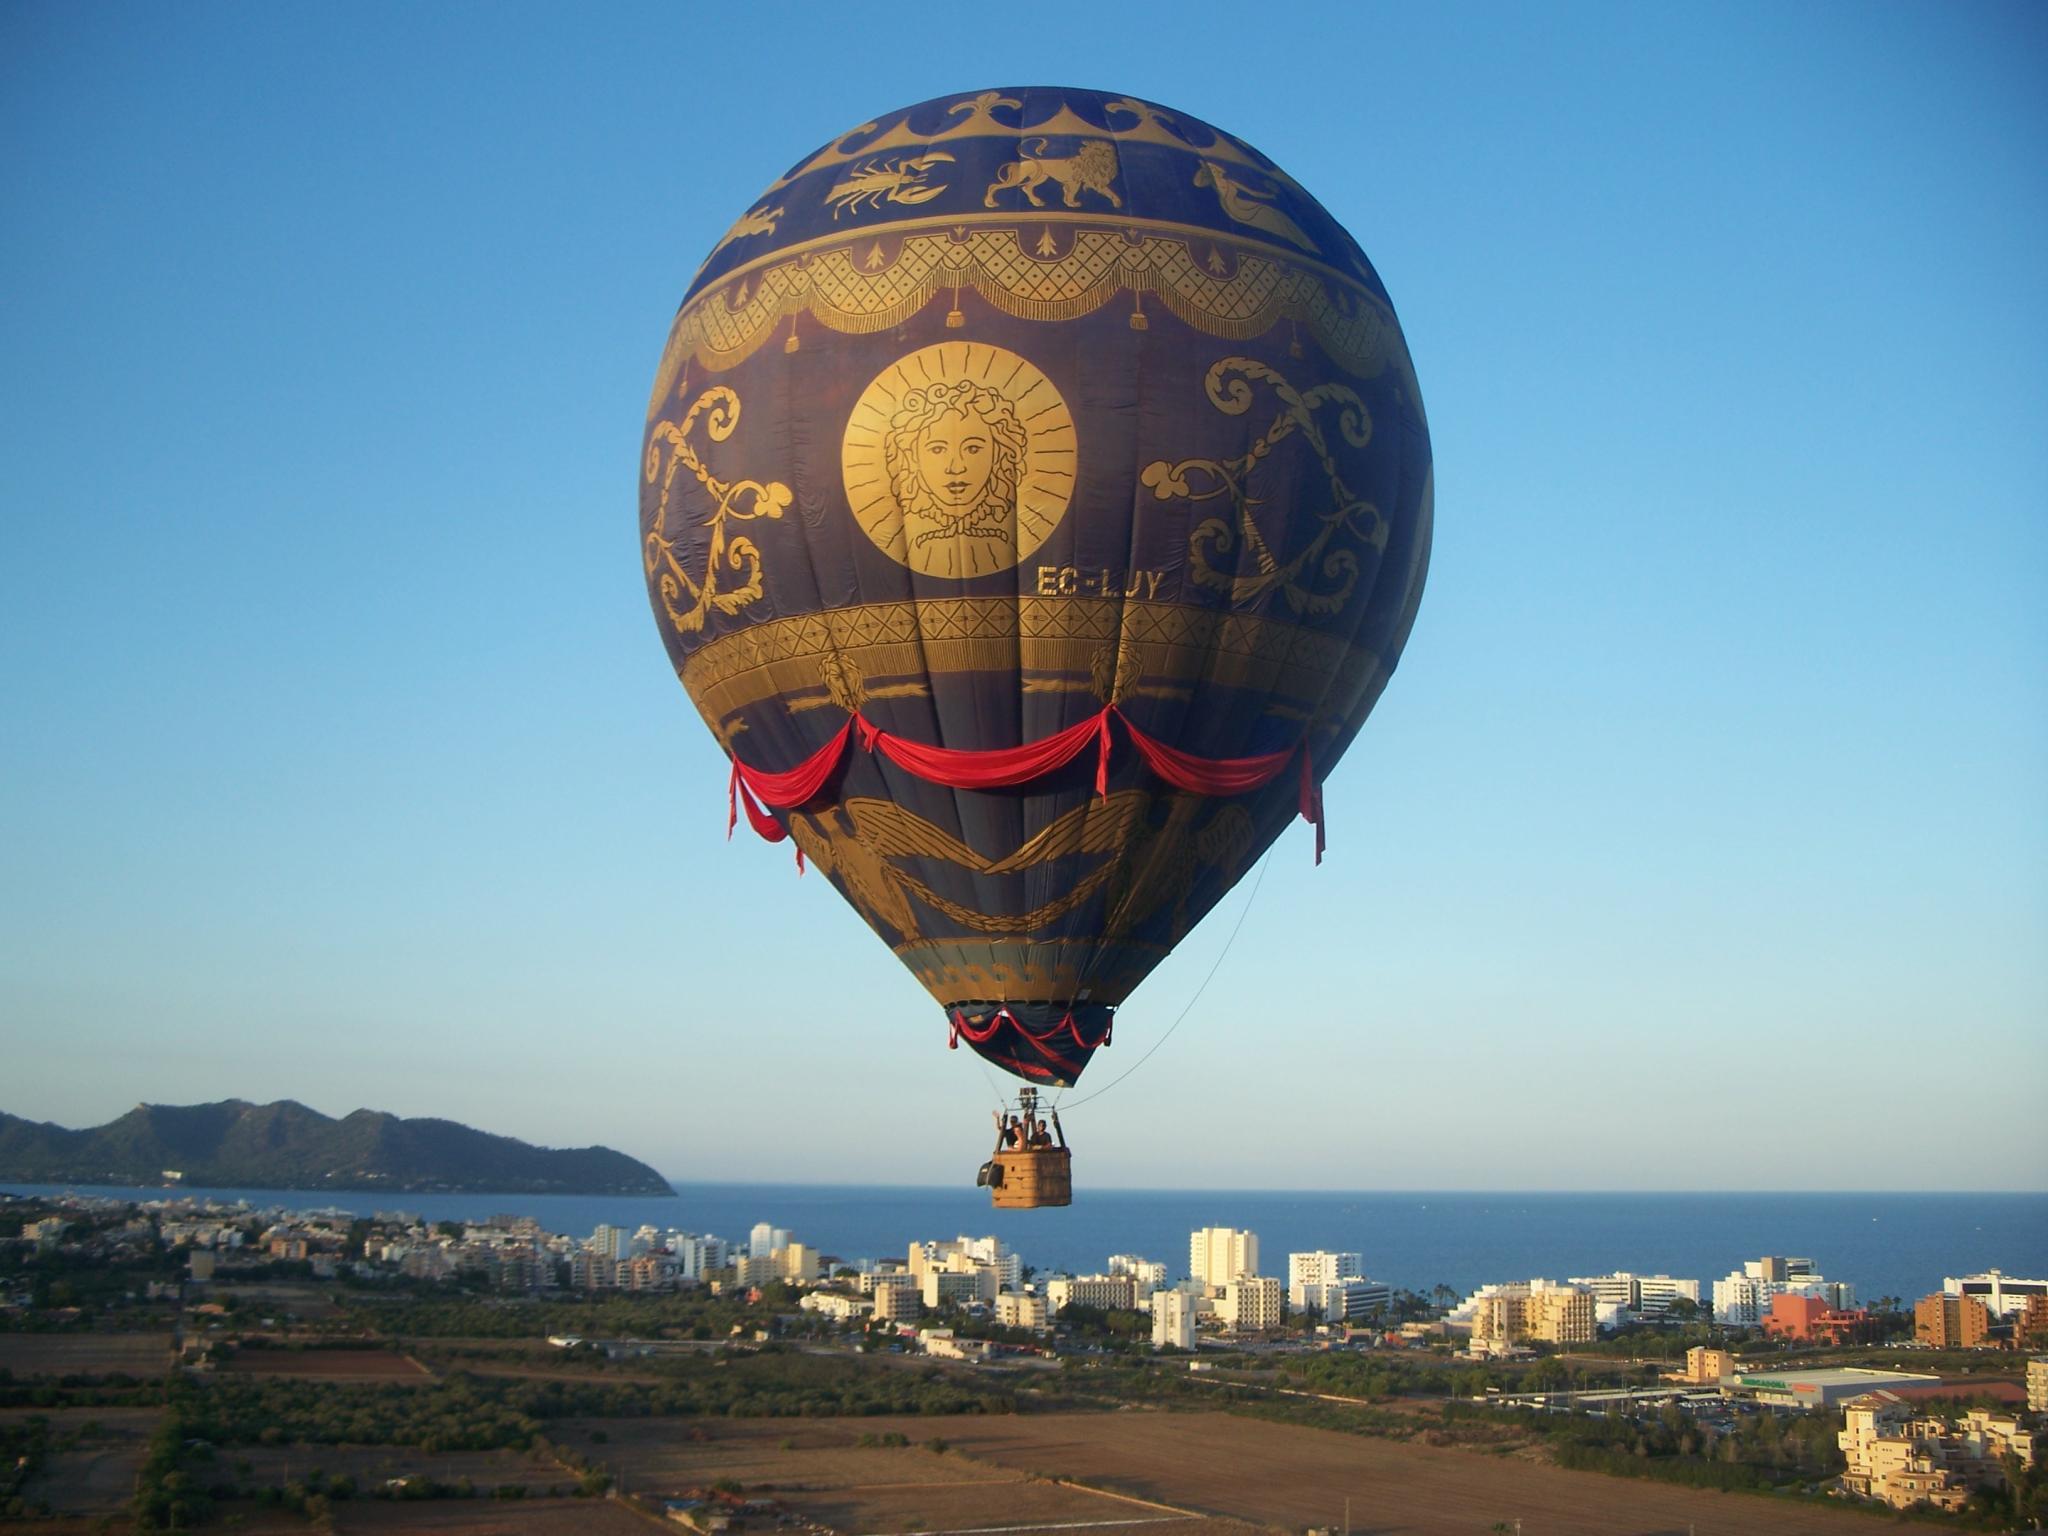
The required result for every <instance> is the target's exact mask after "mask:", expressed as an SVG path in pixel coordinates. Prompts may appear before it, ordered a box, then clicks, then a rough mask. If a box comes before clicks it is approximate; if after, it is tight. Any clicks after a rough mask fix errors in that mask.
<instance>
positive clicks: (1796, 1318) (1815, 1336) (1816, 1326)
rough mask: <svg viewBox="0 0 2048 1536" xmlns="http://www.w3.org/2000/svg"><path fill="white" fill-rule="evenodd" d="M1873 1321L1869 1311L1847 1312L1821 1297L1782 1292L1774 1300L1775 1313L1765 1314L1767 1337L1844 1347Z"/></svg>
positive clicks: (1772, 1299) (1772, 1308)
mask: <svg viewBox="0 0 2048 1536" xmlns="http://www.w3.org/2000/svg"><path fill="white" fill-rule="evenodd" d="M1869 1321H1870V1314H1869V1313H1868V1312H1863V1311H1856V1312H1844V1311H1842V1310H1841V1309H1840V1308H1837V1307H1831V1306H1829V1305H1828V1304H1827V1303H1826V1302H1824V1301H1822V1300H1821V1299H1820V1298H1819V1297H1818V1296H1801V1295H1797V1294H1795V1293H1793V1292H1789V1291H1781V1292H1779V1293H1778V1294H1777V1295H1776V1296H1773V1297H1772V1298H1771V1310H1770V1311H1768V1312H1766V1313H1765V1314H1764V1334H1765V1336H1766V1337H1768V1338H1773V1339H1796V1340H1798V1341H1799V1342H1801V1343H1811V1342H1814V1341H1825V1342H1827V1343H1830V1344H1840V1343H1842V1342H1843V1341H1844V1340H1845V1339H1847V1338H1848V1337H1850V1336H1851V1335H1852V1334H1854V1333H1855V1331H1856V1329H1857V1328H1858V1327H1859V1326H1861V1325H1862V1324H1864V1323H1867V1322H1869Z"/></svg>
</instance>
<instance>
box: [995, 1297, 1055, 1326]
mask: <svg viewBox="0 0 2048 1536" xmlns="http://www.w3.org/2000/svg"><path fill="white" fill-rule="evenodd" d="M1046 1317H1047V1310H1046V1303H1045V1298H1044V1297H1043V1296H1033V1295H1030V1294H1029V1293H1027V1292H1024V1291H1004V1292H1002V1293H1001V1294H1000V1295H998V1296H997V1297H996V1321H997V1322H998V1323H1001V1324H1002V1325H1003V1326H1004V1327H1005V1328H1043V1327H1045V1326H1046Z"/></svg>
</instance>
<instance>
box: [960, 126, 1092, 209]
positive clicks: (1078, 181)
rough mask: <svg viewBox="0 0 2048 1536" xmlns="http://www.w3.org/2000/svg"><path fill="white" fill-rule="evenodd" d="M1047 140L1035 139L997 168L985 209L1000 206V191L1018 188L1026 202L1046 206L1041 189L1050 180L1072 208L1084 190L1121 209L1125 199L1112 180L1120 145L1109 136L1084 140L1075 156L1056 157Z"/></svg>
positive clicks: (990, 185) (983, 203)
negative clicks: (998, 202)
mask: <svg viewBox="0 0 2048 1536" xmlns="http://www.w3.org/2000/svg"><path fill="white" fill-rule="evenodd" d="M1045 145H1046V141H1045V140H1044V139H1033V140H1031V141H1030V142H1029V143H1027V144H1026V145H1025V146H1024V153H1023V154H1021V155H1019V156H1018V157H1017V158H1016V159H1015V160H1012V161H1011V162H1010V163H1009V164H1008V165H1004V166H999V167H997V169H996V179H995V180H994V181H992V182H990V183H989V187H988V193H987V195H986V196H984V197H983V198H982V200H981V205H982V207H984V208H993V207H995V205H996V194H997V193H998V192H1009V191H1017V192H1022V193H1023V194H1024V199H1025V201H1026V202H1028V203H1030V204H1031V206H1032V207H1034V208H1043V207H1044V206H1045V203H1044V202H1043V200H1041V199H1040V197H1039V195H1038V189H1039V188H1040V187H1042V186H1044V185H1045V184H1046V183H1047V182H1048V181H1056V182H1058V183H1059V184H1060V200H1061V201H1062V202H1064V203H1065V204H1066V205H1067V206H1068V207H1069V208H1078V207H1080V206H1081V194H1082V193H1083V192H1099V193H1101V194H1102V195H1103V196H1104V197H1106V198H1108V199H1109V204H1110V206H1111V207H1112V208H1121V207H1123V205H1124V200H1123V199H1122V198H1120V197H1118V196H1117V195H1116V188H1115V187H1113V186H1111V185H1110V183H1111V182H1112V181H1114V180H1116V174H1117V164H1116V146H1115V145H1114V144H1112V143H1110V142H1109V140H1107V139H1083V140H1082V141H1081V147H1080V148H1079V149H1077V150H1075V151H1074V152H1073V153H1072V154H1071V155H1066V156H1063V157H1062V156H1052V155H1048V154H1046V152H1045Z"/></svg>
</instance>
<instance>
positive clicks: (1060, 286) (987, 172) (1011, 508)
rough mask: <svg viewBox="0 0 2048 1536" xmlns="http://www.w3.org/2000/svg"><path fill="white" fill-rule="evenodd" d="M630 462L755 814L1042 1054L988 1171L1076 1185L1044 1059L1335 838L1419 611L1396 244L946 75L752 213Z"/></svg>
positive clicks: (1192, 142)
mask: <svg viewBox="0 0 2048 1536" xmlns="http://www.w3.org/2000/svg"><path fill="white" fill-rule="evenodd" d="M641 469H642V476H641V489H640V524H641V552H642V560H643V565H644V569H645V574H646V578H647V585H648V593H649V596H650V598H651V600H652V602H653V608H654V616H655V620H656V622H657V624H658V626H659V628H660V631H661V636H662V640H663V642H664V644H665V645H666V646H667V648H668V654H669V659H670V661H671V662H672V663H673V665H674V667H675V670H676V673H677V675H678V677H679V678H680V679H681V681H682V683H683V686H684V688H685V690H686V691H687V692H688V694H689V696H690V699H691V701H692V702H693V703H694V704H695V705H696V706H697V709H698V711H699V713H700V714H701V715H702V716H703V718H704V722H705V724H706V725H708V726H709V727H710V728H711V731H712V732H713V734H714V735H715V736H716V737H717V739H718V742H719V744H720V746H721V747H722V748H723V749H724V750H725V751H726V753H727V754H728V755H729V756H730V758H731V760H732V767H731V771H730V776H729V782H728V784H727V820H728V830H730V828H731V827H732V826H733V825H734V824H735V823H737V821H739V820H740V819H742V818H743V819H744V820H745V821H746V822H747V823H748V825H749V826H751V827H752V829H753V830H754V831H755V832H757V833H759V834H760V835H761V836H762V837H764V838H766V839H768V840H770V841H775V842H779V841H782V840H783V839H785V838H787V839H791V840H793V841H794V844H795V847H796V850H797V855H796V857H797V862H798V863H799V865H802V864H804V863H806V862H807V863H808V864H809V865H810V866H812V867H814V868H815V869H817V870H818V871H819V872H821V873H822V874H823V875H824V876H825V878H826V879H828V880H829V881H830V882H831V883H832V885H833V886H834V887H835V888H837V890H838V891H839V893H840V894H841V895H842V896H843V897H844V898H845V899H846V901H847V902H848V904H849V905H851V906H852V907H853V908H854V910H855V911H856V912H858V913H859V914H860V916H861V918H862V919H863V920H864V921H865V922H866V923H867V924H868V925H869V926H870V927H871V928H872V929H873V930H874V931H875V933H876V934H877V935H878V936H879V937H880V938H881V939H882V940H883V942H884V943H886V944H888V945H889V947H890V948H891V949H892V950H894V951H895V953H896V956H897V958H898V959H900V960H901V961H902V963H903V964H904V965H906V966H907V967H909V968H910V970H911V971H912V973H913V974H915V975H916V977H917V978H918V980H919V981H920V982H922V983H923V984H924V986H925V987H926V988H927V989H928V990H929V991H930V993H931V994H932V996H933V998H935V999H936V1000H937V1002H938V1003H939V1005H940V1010H941V1014H940V1018H939V1019H937V1020H935V1021H934V1025H935V1031H938V1032H940V1033H942V1034H943V1037H944V1039H945V1041H946V1043H947V1044H948V1045H950V1046H953V1047H956V1048H957V1047H958V1046H959V1045H961V1044H963V1043H964V1044H965V1045H967V1046H968V1047H969V1048H970V1049H972V1050H974V1051H977V1052H979V1053H980V1054H981V1056H982V1057H984V1058H985V1059H986V1060H988V1061H989V1062H991V1063H993V1064H994V1065H996V1066H998V1067H1000V1068H1002V1069H1003V1070H1004V1071H1005V1072H1008V1073H1011V1074H1013V1075H1015V1076H1016V1077H1017V1078H1019V1079H1021V1080H1022V1082H1023V1084H1024V1085H1025V1087H1024V1090H1023V1093H1022V1095H1021V1097H1020V1103H1021V1105H1022V1112H1021V1114H1020V1115H1018V1116H1014V1117H1013V1116H1010V1115H1007V1114H1005V1115H1001V1116H999V1117H998V1122H999V1123H998V1145H997V1150H996V1155H995V1156H993V1157H991V1158H990V1160H989V1161H988V1162H987V1163H986V1164H984V1165H983V1168H982V1172H981V1176H980V1177H981V1182H983V1183H987V1184H990V1185H992V1186H993V1189H994V1198H995V1199H996V1201H997V1202H998V1203H1001V1204H1015V1205H1037V1204H1064V1203H1066V1202H1067V1199H1068V1198H1069V1189H1070V1179H1069V1164H1068V1153H1067V1149H1066V1146H1065V1138H1064V1134H1063V1133H1062V1132H1061V1131H1060V1130H1059V1128H1058V1121H1057V1116H1056V1115H1055V1116H1054V1117H1053V1120H1052V1125H1051V1126H1050V1127H1047V1126H1045V1125H1044V1124H1043V1123H1042V1117H1041V1115H1040V1113H1039V1106H1038V1104H1037V1102H1036V1097H1035V1094H1036V1090H1038V1089H1041V1088H1046V1087H1052V1086H1064V1085H1067V1084H1071V1083H1074V1082H1075V1081H1076V1080H1077V1079H1079V1077H1080V1076H1081V1074H1082V1072H1083V1070H1084V1069H1085V1068H1086V1067H1087V1065H1088V1062H1089V1060H1090V1058H1091V1057H1092V1056H1093V1055H1094V1053H1095V1052H1097V1051H1098V1050H1102V1049H1104V1048H1105V1047H1108V1046H1109V1045H1110V1043H1111V1032H1112V1023H1113V1020H1114V1017H1115V1015H1116V1012H1117V1009H1118V1007H1119V1006H1120V1005H1121V1004H1122V1003H1123V1002H1124V1001H1125V999H1126V998H1128V997H1129V996H1130V994H1131V992H1132V991H1133V989H1135V988H1136V987H1137V986H1138V984H1139V983H1140V982H1141V981H1143V980H1144V978H1145V976H1146V975H1147V974H1148V973H1149V972H1150V971H1151V970H1152V969H1153V967H1155V966H1156V965H1158V964H1159V962H1160V961H1161V960H1162V959H1163V958H1164V957H1165V956H1166V954H1167V953H1168V952H1169V951H1170V950H1172V949H1173V948H1174V946H1175V945H1176V944H1178V943H1179V942H1180V941H1181V940H1182V938H1183V937H1185V936H1186V935H1187V934H1188V933H1189V931H1190V930H1191V929H1192V928H1193V927H1194V926H1195V924H1196V923H1197V922H1199V921H1200V919H1201V917H1202V916H1203V914H1204V913H1206V912H1207V911H1209V909H1210V908H1211V907H1212V906H1214V905H1215V904H1216V902H1217V901H1218V900H1219V899H1220V898H1221V897H1222V896H1223V895H1224V893H1225V892H1227V891H1228V890H1229V889H1230V888H1231V886H1232V885H1233V884H1234V883H1236V881H1237V880H1238V879H1239V878H1240V877H1241V876H1242V875H1243V874H1244V873H1245V872H1246V871H1247V869H1249V868H1250V867H1251V865H1252V864H1253V863H1254V862H1255V861H1256V860H1257V859H1258V857H1259V856H1260V855H1261V853H1262V852H1263V851H1264V849H1265V848H1266V847H1267V845H1268V844H1270V843H1271V842H1272V841H1273V840H1274V838H1276V837H1277V836H1278V835H1279V833H1280V832H1281V831H1282V830H1283V829H1284V828H1285V827H1286V826H1287V825H1288V823H1289V822H1290V820H1292V819H1293V818H1294V817H1296V816H1304V817H1306V818H1307V819H1309V820H1310V821H1312V822H1314V823H1315V824H1316V834H1315V849H1316V857H1317V859H1318V861H1319V860H1320V858H1321V854H1322V846H1323V809H1322V789H1321V786H1322V782H1323V779H1324V777H1325V775H1327V774H1328V772H1329V771H1330V769H1331V768H1332V767H1334V766H1335V765H1336V763H1337V762H1338V760H1339V759H1340V758H1341V757H1342V756H1343V755H1344V752H1345V750H1346V748H1347V747H1348V746H1349V745H1350V743H1351V739H1352V737H1353V736H1354V735H1356V734H1357V732H1358V730H1359V728H1360V727H1361V726H1362V725H1363V724H1364V723H1365V719H1366V716H1367V715H1368V714H1369V713H1370V711H1371V710H1372V707H1373V705H1374V703H1375V702H1376V701H1377V700H1378V698H1379V696H1380V692H1381V690H1382V689H1383V688H1384V687H1385V686H1386V684H1387V680H1388V678H1389V677H1390V676H1391V675H1392V673H1393V670H1394V666H1395V663H1396V662H1397V661H1398V660H1399V658H1400V655H1401V650H1402V646H1403V644H1404V643H1405V641H1406V640H1407V638H1408V633H1409V630H1410V628H1411V627H1412V625H1413V624H1414V621H1415V613H1416V607H1417V604H1418V603H1419V601H1420V599H1421V596H1422V587H1423V579H1424V575H1425V573H1426V570H1427V567H1428V563H1429V547H1430V529H1431V518H1432V498H1433V482H1432V473H1431V462H1430V449H1429V432H1428V427H1427V425H1426V423H1425V421H1424V417H1423V410H1422V401H1421V396H1420V394H1419V392H1418V390H1417V387H1416V381H1415V373H1414V368H1413V365H1412V363H1411V362H1410V359H1409V356H1408V350H1407V346H1406V343H1405V341H1404V340H1403V337H1402V334H1401V328H1400V325H1399V323H1398V322H1397V320H1396V319H1395V316H1394V310H1393V306H1392V304H1391V303H1390V302H1389V300H1388V298H1387V295H1386V291H1385V289H1384V288H1383V287H1382V286H1381V284H1380V281H1379V278H1378V276H1377V275H1376V274H1375V273H1374V271H1373V269H1372V266H1371V265H1370V263H1368V262H1367V260H1366V258H1365V254H1364V252H1363V251H1361V250H1360V248H1359V246H1358V244H1357V242H1356V241H1354V240H1353V239H1352V238H1351V236H1350V235H1349V234H1347V233H1346V232H1345V231H1344V229H1343V228H1342V227H1340V226H1339V225H1338V224H1337V222H1336V221H1335V220H1334V219H1332V218H1331V216H1330V215H1329V214H1328V213H1327V212H1326V211H1325V210H1324V209H1323V207H1322V206H1321V205H1320V204H1319V203H1317V202H1316V201H1315V199H1314V198H1312V197H1311V196H1310V195H1309V194H1308V193H1307V192H1306V191H1305V190H1303V189H1302V188H1301V187H1300V186H1299V185H1298V184H1296V183H1295V182H1294V181H1293V180H1292V179H1291V178H1290V177H1288V176H1287V174H1286V173H1285V172H1283V171H1282V170H1281V169H1280V168H1279V167H1278V166H1276V165H1274V164H1273V162H1272V161H1270V160H1269V159H1267V158H1266V157H1265V156H1264V155H1262V154H1260V153H1259V152H1258V151H1257V150H1255V149H1253V148H1251V147H1250V146H1249V145H1247V144H1245V143H1243V142H1242V141H1240V140H1238V139H1235V138H1232V137H1231V136H1230V135H1228V134H1226V133H1223V132H1221V131H1219V130H1218V129H1215V128H1211V127H1209V126H1208V125H1207V124H1205V123H1202V122H1200V121H1198V120H1197V119H1195V118H1193V117H1190V116H1188V115H1187V114H1185V113H1182V112H1176V111H1171V110H1169V109H1167V108H1164V107H1160V106H1155V105H1153V104H1151V103H1149V102H1144V101H1138V100H1135V99H1133V98H1131V97H1127V96H1113V95H1105V94H1102V93H1099V92H1094V91H1083V90H1072V89H1057V88H1043V87H1030V88H1020V89H1009V90H993V91H982V92H979V93H976V94H971V95H963V96H957V97H942V98H940V99H938V100H935V101H930V102H926V103H924V104H922V105H920V106H915V107H911V108H909V109H907V110H904V111H898V112H892V113H889V114H887V115H886V116H883V117H879V118H877V119H875V120H874V121H873V122H869V123H864V124H862V125H861V126H860V127H858V128H855V129H853V130H852V131H851V132H849V133H847V134H845V135H843V136H841V137H840V138H838V139H835V140H834V141H833V142H831V143H830V144H827V145H826V146H825V147H823V148H822V149H820V150H818V151H817V152H816V153H814V154H812V155H810V156H808V157H807V158H805V159H804V160H802V161H800V162H799V163H798V164H797V165H796V166H795V167H793V168H792V169H791V170H790V171H789V172H788V173H787V174H786V175H784V176H782V177H780V178H779V179H778V180H776V181H775V182H773V183H772V184H771V185H770V186H769V187H768V188H767V190H766V191H764V192H763V193H762V194H761V196H760V197H759V198H758V199H757V200H756V201H755V202H754V204H753V205H752V206H751V207H749V208H748V209H747V210H746V211H745V212H744V213H742V214H741V215H740V217H739V218H738V219H737V220H736V221H735V222H734V223H733V225H732V227H731V228H730V229H728V230H727V231H726V232H725V234H724V236H723V238H721V239H720V240H719V241H718V243H717V244H716V245H715V246H714V247H713V249H712V251H711V253H710V255H709V256H708V257H707V258H706V259H705V261H704V264H703V265H702V267H700V268H699V269H698V271H697V273H696V276H695V277H694V279H693V280H692V281H691V283H690V286H689V290H688V292H687V293H686V294H685V295H684V298H683V302H682V305H681V308H680V309H679V311H678V312H677V315H676V318H675V322H674V325H673V326H672V327H671V329H670V331H669V336H668V344H667V346H666V348H665V349H664V351H663V353H662V357H661V363H660V366H659V368H658V370H657V372H656V375H655V380H654V391H653V396H652V399H651V400H650V402H649V406H648V415H647V429H646V437H645V446H644V454H643V459H642V465H641ZM1278 963H1279V964H1281V965H1283V966H1284V964H1285V962H1284V960H1283V961H1280V962H1278Z"/></svg>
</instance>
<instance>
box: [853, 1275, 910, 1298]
mask: <svg viewBox="0 0 2048 1536" xmlns="http://www.w3.org/2000/svg"><path fill="white" fill-rule="evenodd" d="M896 1286H901V1287H902V1288H903V1289H904V1290H906V1291H914V1290H917V1289H919V1285H918V1278H917V1276H916V1275H913V1274H912V1273H911V1272H910V1271H909V1270H907V1269H871V1270H869V1271H868V1272H867V1273H866V1274H863V1275H862V1276H861V1277H860V1293H861V1295H863V1296H872V1295H874V1294H875V1292H877V1291H883V1290H889V1289H891V1288H893V1287H896Z"/></svg>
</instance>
